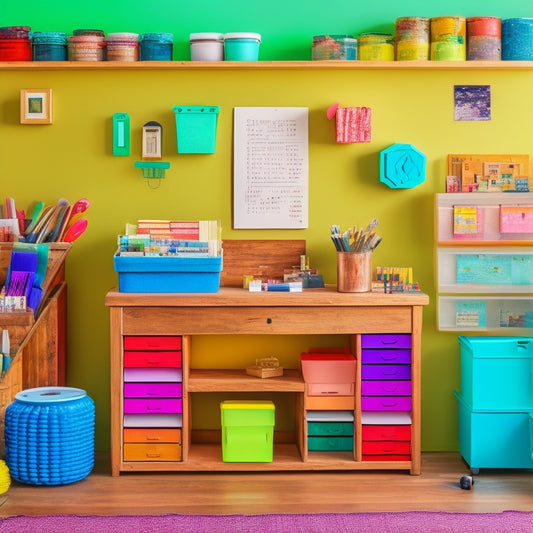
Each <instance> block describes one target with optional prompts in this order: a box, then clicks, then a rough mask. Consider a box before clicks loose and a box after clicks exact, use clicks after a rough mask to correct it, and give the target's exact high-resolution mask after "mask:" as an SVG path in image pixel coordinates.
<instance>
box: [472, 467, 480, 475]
mask: <svg viewBox="0 0 533 533" xmlns="http://www.w3.org/2000/svg"><path fill="white" fill-rule="evenodd" d="M470 473H471V474H472V475H473V476H477V475H478V474H479V468H471V469H470Z"/></svg>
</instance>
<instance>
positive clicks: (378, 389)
mask: <svg viewBox="0 0 533 533" xmlns="http://www.w3.org/2000/svg"><path fill="white" fill-rule="evenodd" d="M411 393H412V387H411V381H410V380H405V381H392V380H391V381H386V380H385V381H362V382H361V395H363V396H411Z"/></svg>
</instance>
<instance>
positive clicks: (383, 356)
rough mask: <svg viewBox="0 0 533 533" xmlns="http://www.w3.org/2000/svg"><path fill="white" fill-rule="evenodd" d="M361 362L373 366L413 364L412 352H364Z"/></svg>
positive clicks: (362, 352)
mask: <svg viewBox="0 0 533 533" xmlns="http://www.w3.org/2000/svg"><path fill="white" fill-rule="evenodd" d="M361 362H362V363H363V364H364V363H371V364H397V365H405V364H407V365H408V364H411V350H381V349H380V350H362V351H361Z"/></svg>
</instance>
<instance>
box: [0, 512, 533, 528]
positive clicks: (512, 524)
mask: <svg viewBox="0 0 533 533" xmlns="http://www.w3.org/2000/svg"><path fill="white" fill-rule="evenodd" d="M258 531H267V532H268V533H531V532H533V513H529V512H519V511H504V512H503V513H441V512H422V511H410V512H403V513H354V514H352V513H349V514H301V515H298V514H275V515H177V514H168V515H161V516H81V515H59V516H9V517H2V518H0V532H1V533H256V532H258Z"/></svg>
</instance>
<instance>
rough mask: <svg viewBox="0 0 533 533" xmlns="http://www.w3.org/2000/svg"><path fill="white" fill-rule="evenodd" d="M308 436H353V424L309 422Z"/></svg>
mask: <svg viewBox="0 0 533 533" xmlns="http://www.w3.org/2000/svg"><path fill="white" fill-rule="evenodd" d="M307 434H308V435H313V436H321V437H329V436H345V437H351V436H353V422H308V423H307Z"/></svg>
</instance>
